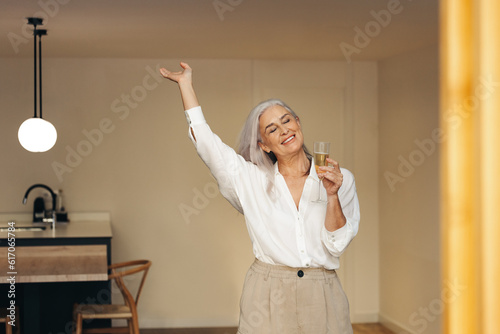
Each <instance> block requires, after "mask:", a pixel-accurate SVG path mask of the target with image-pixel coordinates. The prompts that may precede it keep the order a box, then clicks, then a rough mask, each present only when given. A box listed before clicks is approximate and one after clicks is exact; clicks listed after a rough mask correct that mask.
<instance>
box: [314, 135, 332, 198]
mask: <svg viewBox="0 0 500 334" xmlns="http://www.w3.org/2000/svg"><path fill="white" fill-rule="evenodd" d="M329 154H330V143H328V142H323V141H319V142H314V166H315V167H316V173H317V174H318V176H319V172H320V170H319V167H320V166H327V165H328V162H327V161H326V158H328V157H329ZM322 182H323V177H319V182H318V199H316V200H315V201H314V202H326V200H323V199H321V183H322Z"/></svg>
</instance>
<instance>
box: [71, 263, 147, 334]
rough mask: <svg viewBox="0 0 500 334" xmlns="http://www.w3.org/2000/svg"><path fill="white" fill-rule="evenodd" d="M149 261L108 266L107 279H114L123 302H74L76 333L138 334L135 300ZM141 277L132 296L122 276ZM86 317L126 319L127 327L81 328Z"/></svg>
mask: <svg viewBox="0 0 500 334" xmlns="http://www.w3.org/2000/svg"><path fill="white" fill-rule="evenodd" d="M149 267H151V261H148V260H136V261H129V262H122V263H116V264H112V265H110V266H109V270H110V274H109V275H108V279H109V280H114V281H115V283H116V285H117V286H118V288H119V289H120V292H121V294H122V296H123V300H124V302H125V304H123V305H115V304H110V305H106V304H105V305H89V304H75V306H74V308H73V316H74V319H75V332H76V334H82V333H130V334H139V320H138V316H137V302H138V301H139V296H140V295H141V291H142V287H143V285H144V281H145V280H146V276H147V274H148V270H149ZM140 273H142V278H141V281H140V284H139V288H138V290H137V294H136V297H135V299H134V297H133V296H132V294H131V293H130V291H129V290H128V289H127V287H126V286H125V283H124V281H123V277H125V276H129V275H133V274H137V275H138V276H139V277H140V275H141V274H140ZM88 319H126V320H127V324H128V326H127V327H111V328H88V329H82V326H83V324H82V323H83V320H88Z"/></svg>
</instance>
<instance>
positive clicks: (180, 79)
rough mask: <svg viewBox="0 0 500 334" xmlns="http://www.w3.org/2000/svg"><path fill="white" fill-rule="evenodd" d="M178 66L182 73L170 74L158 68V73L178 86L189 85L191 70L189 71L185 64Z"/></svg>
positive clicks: (189, 68) (164, 69)
mask: <svg viewBox="0 0 500 334" xmlns="http://www.w3.org/2000/svg"><path fill="white" fill-rule="evenodd" d="M180 65H181V67H182V69H183V70H182V71H179V72H171V71H169V70H167V69H166V68H163V67H162V68H160V73H161V75H162V76H163V77H164V78H167V79H170V80H172V81H174V82H177V83H179V84H180V83H187V84H191V83H192V73H193V70H192V69H191V67H189V65H188V64H187V63H184V62H181V64H180Z"/></svg>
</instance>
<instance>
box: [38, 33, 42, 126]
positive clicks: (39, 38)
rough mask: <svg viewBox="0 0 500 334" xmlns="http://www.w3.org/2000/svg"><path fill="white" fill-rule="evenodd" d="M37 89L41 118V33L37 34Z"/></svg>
mask: <svg viewBox="0 0 500 334" xmlns="http://www.w3.org/2000/svg"><path fill="white" fill-rule="evenodd" d="M38 90H39V93H40V118H42V35H39V36H38Z"/></svg>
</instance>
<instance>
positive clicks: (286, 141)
mask: <svg viewBox="0 0 500 334" xmlns="http://www.w3.org/2000/svg"><path fill="white" fill-rule="evenodd" d="M293 138H295V135H293V136H291V137H290V138H288V139H287V140H285V141H284V142H283V143H282V144H286V143H288V142H289V141H290V140H292V139H293Z"/></svg>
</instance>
